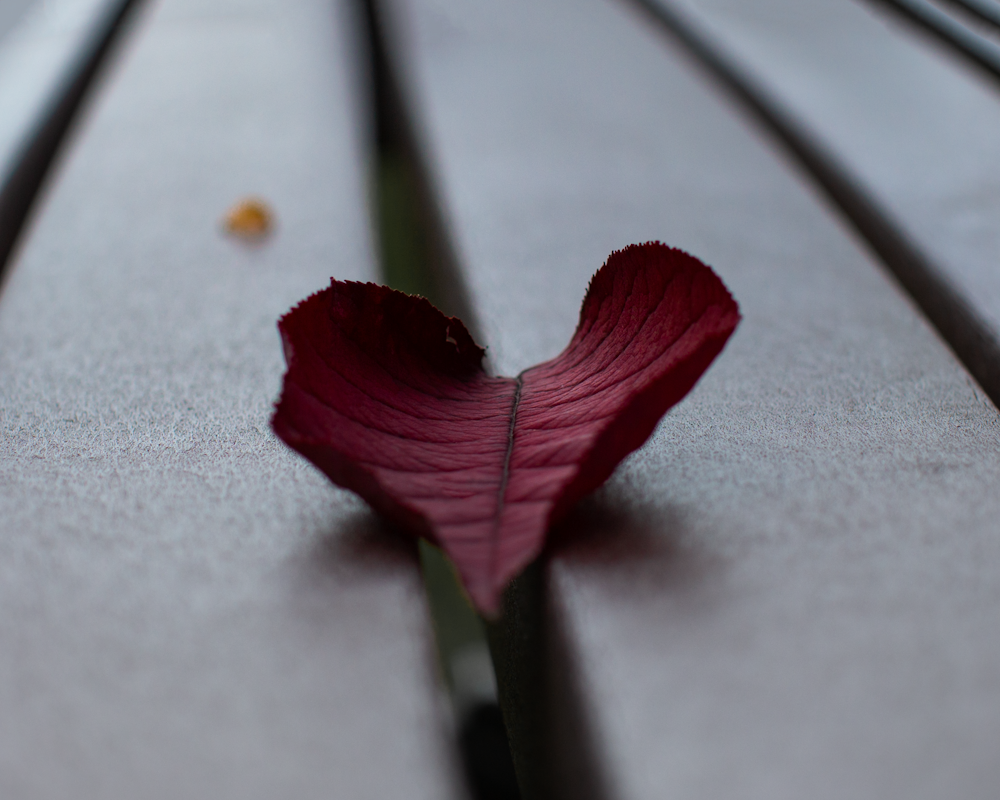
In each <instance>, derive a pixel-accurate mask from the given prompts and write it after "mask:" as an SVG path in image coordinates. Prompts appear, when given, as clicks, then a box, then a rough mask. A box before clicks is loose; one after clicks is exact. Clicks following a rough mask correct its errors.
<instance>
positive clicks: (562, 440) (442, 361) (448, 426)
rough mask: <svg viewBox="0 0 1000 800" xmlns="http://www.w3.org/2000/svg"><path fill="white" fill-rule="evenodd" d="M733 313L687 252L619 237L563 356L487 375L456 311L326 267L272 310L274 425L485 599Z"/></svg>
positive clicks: (649, 423) (619, 450)
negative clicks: (438, 554) (450, 564)
mask: <svg viewBox="0 0 1000 800" xmlns="http://www.w3.org/2000/svg"><path fill="white" fill-rule="evenodd" d="M738 322H739V311H738V309H737V306H736V303H735V301H734V300H733V299H732V297H731V296H730V295H729V292H728V291H726V288H725V286H723V284H722V282H721V281H720V280H719V278H718V277H717V276H716V275H715V273H713V272H712V270H711V269H709V268H708V267H707V266H705V265H704V264H702V263H701V262H700V261H698V260H697V259H696V258H693V257H692V256H690V255H688V254H687V253H684V252H682V251H680V250H676V249H673V248H669V247H666V246H665V245H662V244H659V243H649V244H645V245H632V246H630V247H627V248H626V249H624V250H621V251H618V252H615V253H613V254H612V255H611V257H610V258H609V259H608V261H607V263H606V264H605V265H604V267H602V268H601V270H600V271H599V272H598V273H597V274H596V275H595V276H594V278H593V280H592V281H591V284H590V288H589V290H588V292H587V296H586V298H585V299H584V302H583V308H582V310H581V312H580V324H579V326H578V328H577V331H576V334H575V335H574V337H573V340H572V341H571V342H570V344H569V346H568V347H567V348H566V350H565V351H563V353H562V354H561V355H559V356H558V357H557V358H555V359H553V360H552V361H549V362H546V363H545V364H540V365H538V366H536V367H533V368H532V369H529V370H527V371H526V372H524V373H522V375H521V376H520V377H519V378H517V379H513V378H494V377H490V376H488V375H487V374H486V373H485V372H484V371H483V369H482V366H481V361H482V356H483V351H482V349H480V348H479V347H478V346H477V345H476V344H475V343H474V342H473V341H472V338H471V337H470V336H469V333H468V331H466V329H465V326H464V325H463V324H462V323H461V322H460V321H459V320H457V319H454V318H448V317H445V316H444V315H443V314H441V313H440V312H439V311H438V310H437V309H435V308H434V307H433V306H431V305H430V303H428V302H427V301H426V300H424V299H422V298H418V297H410V296H408V295H404V294H401V293H399V292H395V291H392V290H391V289H387V288H385V287H382V286H376V285H374V284H358V283H344V282H340V281H333V282H332V284H331V286H330V288H329V289H327V290H325V291H323V292H320V293H318V294H315V295H313V296H312V297H310V298H308V299H307V300H305V301H303V302H302V303H300V304H299V305H298V306H297V307H296V308H295V309H293V310H292V311H291V312H289V313H288V314H287V315H286V316H285V317H283V318H282V320H281V321H280V323H279V329H280V331H281V335H282V341H283V342H284V346H285V357H286V360H287V361H288V372H287V373H286V375H285V383H284V389H283V391H282V395H281V399H280V400H279V402H278V407H277V410H276V412H275V415H274V420H273V423H272V424H273V426H274V430H275V432H276V433H277V435H278V436H279V437H280V438H281V439H282V440H284V441H285V442H286V443H287V444H288V445H289V446H291V447H293V448H294V449H296V450H298V451H299V452H300V453H302V454H303V455H305V456H306V457H307V458H309V459H310V460H311V461H312V462H313V463H315V464H316V465H317V466H318V467H319V468H320V469H322V470H323V471H324V472H325V473H326V474H327V475H328V476H329V477H330V478H331V479H332V480H333V481H334V482H335V483H337V484H339V485H341V486H344V487H346V488H348V489H351V490H353V491H355V492H357V493H358V494H359V495H361V496H362V497H363V498H364V499H365V500H366V501H368V503H370V504H371V505H372V506H373V507H374V508H376V509H377V510H378V511H380V512H381V513H383V514H384V515H386V516H387V517H389V518H391V519H394V520H395V521H397V522H398V523H400V524H401V525H403V526H404V527H405V528H407V529H408V530H410V531H412V532H413V533H415V534H417V535H423V536H427V537H428V538H429V539H431V540H432V541H434V542H436V543H437V544H439V545H440V546H441V547H442V548H443V549H444V550H445V552H447V553H448V555H449V556H450V557H451V558H452V560H453V561H454V563H455V565H456V567H457V569H458V571H459V574H460V576H461V578H462V580H463V582H464V584H465V587H466V589H467V590H468V592H469V595H470V596H471V598H472V600H473V601H474V602H475V604H476V605H477V607H478V608H479V609H480V610H481V611H483V612H485V613H487V614H491V613H495V611H496V610H497V608H498V605H499V600H500V595H501V593H502V592H503V589H504V587H505V586H506V584H507V583H508V581H510V579H512V578H513V577H514V576H515V575H517V573H518V572H520V570H521V569H523V568H524V566H526V565H527V564H528V563H530V562H531V561H532V560H533V559H534V558H535V557H536V556H537V555H538V553H539V552H540V551H541V549H542V547H543V545H544V542H545V534H546V531H547V530H548V528H549V526H550V525H551V524H552V523H553V522H555V521H556V520H557V519H558V518H559V517H560V516H561V515H562V514H564V513H565V512H566V511H567V510H568V509H569V508H570V507H571V506H572V505H573V503H575V502H576V501H577V500H578V499H580V498H581V497H582V496H583V495H585V494H586V493H588V492H590V491H591V490H592V489H594V488H596V487H597V486H599V485H600V484H601V483H602V482H603V481H604V480H605V479H606V478H607V477H608V476H609V475H610V474H611V472H612V471H613V470H614V468H615V466H616V465H617V464H618V463H619V462H620V461H621V459H623V458H624V457H625V456H626V455H628V454H629V453H630V452H632V451H633V450H635V449H636V448H638V447H639V446H640V445H641V444H642V443H643V442H644V441H645V440H646V439H647V438H648V437H649V435H650V434H651V433H652V431H653V429H654V428H655V427H656V424H657V422H658V421H659V419H660V418H661V417H662V416H663V414H664V413H665V412H666V411H667V410H668V409H669V408H670V407H671V406H672V405H674V404H675V403H676V402H677V401H678V400H680V399H681V398H682V397H683V396H684V395H685V394H687V392H688V391H689V390H690V389H691V387H692V386H694V384H695V382H696V381H697V380H698V378H699V377H700V376H701V374H702V373H703V372H704V371H705V369H706V368H707V367H708V365H709V364H710V363H711V362H712V359H714V358H715V356H716V355H717V354H718V353H719V351H720V350H721V349H722V347H723V345H724V344H725V342H726V340H727V339H728V338H729V336H730V334H731V333H732V332H733V330H734V329H735V327H736V325H737V323H738Z"/></svg>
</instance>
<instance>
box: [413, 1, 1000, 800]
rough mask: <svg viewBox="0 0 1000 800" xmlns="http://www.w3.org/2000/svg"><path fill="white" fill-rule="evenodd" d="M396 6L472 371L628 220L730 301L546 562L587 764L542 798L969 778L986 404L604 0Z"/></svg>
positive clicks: (508, 357) (992, 584)
mask: <svg viewBox="0 0 1000 800" xmlns="http://www.w3.org/2000/svg"><path fill="white" fill-rule="evenodd" d="M396 6H397V8H398V9H399V17H398V18H399V23H398V29H399V30H400V31H401V35H402V36H403V37H404V38H405V42H404V44H405V47H404V52H405V53H406V54H407V56H408V59H409V60H408V62H407V64H408V67H409V70H408V72H407V74H408V75H410V77H411V91H412V92H413V97H414V102H415V105H417V107H418V108H422V109H423V112H424V131H423V135H424V139H425V142H426V143H427V148H428V151H429V153H430V156H431V160H432V162H433V163H434V164H435V165H436V168H437V176H438V179H439V181H440V184H441V187H442V189H443V191H442V195H443V196H444V197H445V199H446V202H447V205H448V211H449V214H450V219H451V224H452V229H453V232H454V235H455V239H456V249H457V251H458V252H459V254H460V257H461V259H462V261H463V263H464V264H465V265H466V267H467V269H468V274H469V285H470V288H471V292H472V296H473V299H474V302H475V304H476V309H477V311H478V313H479V314H480V320H481V323H482V327H483V328H484V329H485V331H486V335H487V339H488V341H487V344H488V345H489V346H490V356H491V358H492V359H493V360H494V363H495V364H496V365H497V369H498V371H500V372H502V373H505V374H511V373H514V372H517V371H518V370H519V369H521V368H523V367H525V366H528V365H529V364H531V363H534V362H536V361H538V360H541V359H543V358H546V357H549V356H551V355H552V354H554V353H555V352H556V351H557V349H558V347H559V346H560V343H561V342H562V341H563V340H564V339H565V337H566V336H567V335H568V333H569V331H571V330H572V326H573V322H574V320H575V316H576V311H577V301H576V298H577V297H578V293H579V287H582V286H583V285H585V283H586V280H587V277H588V275H589V274H590V272H591V271H592V270H593V269H594V267H595V266H596V265H598V264H600V263H601V261H602V260H603V259H604V258H605V257H606V255H607V253H608V252H610V251H611V250H613V249H615V248H618V247H621V246H623V245H625V244H627V243H629V242H634V241H645V240H647V239H652V238H658V239H661V240H663V241H666V242H668V243H670V244H673V245H676V246H679V247H683V248H685V249H687V250H689V251H690V252H692V253H694V254H696V255H697V256H698V257H700V258H702V259H703V260H705V261H706V262H707V263H708V264H710V265H711V266H712V267H713V268H715V269H716V271H717V272H718V273H719V274H720V276H721V277H722V278H723V280H724V281H725V282H726V284H727V285H728V286H729V287H730V288H731V290H732V292H733V295H734V297H735V298H736V299H737V300H738V301H739V303H740V305H741V309H742V310H743V313H744V322H743V323H742V324H741V327H740V329H739V330H738V332H737V333H736V335H735V336H734V337H733V340H732V342H731V344H730V345H729V346H728V347H727V349H726V351H725V353H724V354H723V355H722V357H721V358H720V359H719V360H718V362H717V363H716V364H715V365H714V366H713V367H712V369H711V370H710V371H709V372H708V374H707V375H706V377H705V378H704V380H703V381H702V383H700V384H699V386H698V387H697V388H696V389H695V391H694V392H693V393H692V394H691V396H690V397H688V398H687V399H686V400H685V401H684V402H683V403H681V404H680V405H679V406H678V407H677V409H676V410H675V411H673V412H671V413H670V415H668V417H667V418H666V419H665V421H664V422H663V423H662V425H661V426H660V429H659V431H658V433H657V434H656V435H655V436H654V438H653V439H652V440H651V442H650V443H649V444H648V445H647V446H646V447H645V448H643V449H642V450H641V451H639V453H637V454H636V455H635V456H634V457H633V458H631V459H629V460H627V461H626V462H625V463H624V464H623V466H622V467H621V468H620V469H619V470H618V472H617V473H616V474H615V475H614V476H613V477H612V479H611V481H610V483H609V484H608V485H607V486H606V487H605V488H604V489H603V490H602V491H600V492H598V493H597V494H596V495H595V496H594V497H593V498H592V499H591V500H589V501H585V502H584V503H583V504H582V505H581V506H580V507H579V509H578V511H577V513H576V515H575V516H574V517H572V518H571V519H570V520H569V522H568V523H567V526H566V527H567V530H568V531H569V530H571V531H572V533H574V534H577V535H581V534H582V535H583V536H584V539H585V540H584V542H582V543H580V544H576V545H573V546H564V547H562V548H561V549H559V550H557V551H556V552H555V553H554V554H553V557H552V559H551V562H550V563H549V566H548V592H549V593H548V598H549V602H550V604H551V607H552V619H553V621H554V624H555V626H556V628H555V631H554V632H553V638H554V639H557V640H558V648H557V652H559V653H561V654H562V655H561V658H562V659H563V660H562V662H561V664H558V663H557V664H556V669H555V672H556V674H557V675H558V676H559V677H560V680H561V682H562V683H561V685H560V686H559V687H558V688H559V691H560V693H562V694H566V695H569V696H573V695H575V696H576V697H577V698H580V700H581V706H582V707H577V708H571V709H568V711H571V712H573V714H572V715H570V714H568V713H567V714H566V715H565V716H562V717H559V718H558V719H557V720H556V722H557V724H563V725H569V724H572V725H573V726H574V728H573V730H568V729H566V730H563V731H558V730H557V732H556V735H557V737H562V738H564V739H566V740H568V739H569V738H570V735H571V734H572V735H573V736H574V737H578V735H579V727H580V726H589V727H590V728H591V731H592V733H591V735H590V736H589V737H585V738H589V740H590V742H591V748H592V751H593V753H594V754H595V755H594V762H593V763H592V764H591V765H590V767H591V768H594V767H595V765H596V772H597V773H599V779H598V780H588V781H587V782H586V783H585V785H583V786H582V787H581V786H579V785H577V786H572V784H571V782H570V781H571V779H572V775H571V774H570V775H569V780H565V779H566V777H567V776H566V775H564V776H563V777H564V780H565V782H564V783H563V788H566V787H570V786H572V788H571V789H569V790H567V791H566V794H567V795H568V796H576V797H582V796H585V795H587V796H595V797H613V798H630V799H631V798H635V799H637V800H638V799H639V798H643V799H644V800H645V799H649V800H652V798H666V797H670V798H769V800H773V799H774V798H801V797H811V798H843V797H858V798H873V799H874V798H896V797H906V798H932V797H939V796H942V795H945V794H948V795H954V796H962V797H975V798H987V797H990V796H991V795H992V793H993V792H994V789H995V786H996V784H997V781H998V779H1000V774H998V768H997V765H996V759H995V758H994V752H993V750H994V748H993V743H994V742H995V741H996V740H997V737H998V735H1000V693H998V692H997V687H998V686H1000V668H998V666H997V665H998V664H1000V622H998V618H997V616H996V614H995V613H994V612H995V608H996V603H997V601H998V599H1000V541H998V539H997V537H996V523H995V521H996V519H997V518H998V517H1000V497H998V493H997V492H996V486H997V485H998V480H1000V455H998V453H1000V449H998V445H1000V421H998V418H997V412H996V409H995V408H994V407H993V406H992V405H991V404H990V403H989V401H988V400H987V399H986V398H985V397H984V396H983V395H982V394H981V393H980V392H979V391H978V390H977V388H976V387H975V385H974V383H973V382H972V381H971V380H970V379H969V377H968V375H967V374H966V373H965V371H964V370H963V369H962V367H961V366H960V365H959V364H958V363H957V362H956V361H955V359H954V358H953V357H952V356H951V354H950V353H949V352H948V350H947V348H946V347H945V346H944V345H943V344H942V342H941V341H940V339H939V338H938V336H937V335H936V333H935V332H934V331H933V330H932V329H931V328H930V327H929V326H928V325H927V324H926V323H925V321H924V320H923V319H922V318H921V316H920V315H919V313H918V312H917V311H916V310H915V309H914V307H913V305H912V304H911V302H910V300H909V299H908V298H907V297H906V296H905V295H904V294H903V293H902V292H901V290H900V289H899V288H898V287H897V286H896V284H895V283H894V282H893V281H892V280H891V279H889V278H887V277H886V276H885V275H884V274H883V272H882V270H881V268H880V267H879V265H877V264H876V263H874V262H873V261H872V259H871V258H870V257H869V256H868V255H867V254H866V251H865V250H864V248H863V246H862V245H861V244H859V243H858V242H857V241H855V240H853V239H852V238H851V236H850V235H849V234H848V233H847V231H846V230H845V228H844V227H842V226H841V224H840V223H839V221H838V218H837V216H836V215H835V214H831V213H830V212H829V210H828V209H826V208H824V207H823V205H822V204H821V203H820V202H819V200H818V198H817V196H816V195H815V194H813V193H812V192H811V190H810V188H809V184H808V183H807V182H805V181H804V180H802V179H801V178H800V177H799V176H798V175H797V174H795V173H794V172H792V171H791V170H789V169H788V168H787V166H786V165H785V164H784V163H783V162H782V161H781V160H780V157H779V155H778V153H779V152H780V151H779V149H778V148H777V147H776V146H774V145H773V144H772V143H771V142H770V141H768V140H766V139H764V138H763V137H762V136H761V135H760V134H759V133H758V132H757V129H756V128H754V127H752V126H750V125H748V124H747V120H746V118H743V117H742V116H741V115H740V113H739V112H738V111H736V110H734V109H731V108H729V107H727V106H726V105H725V103H724V102H723V101H722V100H721V99H720V98H719V97H718V96H716V95H715V93H714V89H715V87H714V86H713V85H711V84H709V83H707V82H706V81H705V80H703V78H702V77H701V74H700V73H698V72H697V71H696V70H695V68H694V67H693V66H692V65H691V63H690V62H689V61H688V60H686V58H684V57H683V56H682V55H681V54H679V53H678V52H676V51H672V50H671V49H670V47H669V46H668V45H667V44H665V41H664V39H663V38H662V37H661V36H660V35H658V34H657V33H656V32H655V31H654V30H653V29H651V28H647V27H644V26H643V23H642V19H641V18H640V17H639V16H638V15H634V14H631V13H630V12H629V10H628V9H627V7H625V6H623V5H616V4H613V3H607V2H600V1H599V0H592V1H591V0H572V2H569V0H549V2H543V3H539V2H530V3H529V2H527V1H525V2H511V3H505V4H504V5H503V6H502V7H500V6H496V5H491V6H485V5H481V4H480V5H473V4H460V3H453V2H447V1H446V0H409V1H408V2H402V0H401V2H399V3H397V4H396ZM802 13H803V14H806V13H807V10H803V11H802ZM870 55H871V58H873V59H875V58H877V55H876V54H870ZM887 124H888V123H887ZM574 675H575V676H576V681H577V687H576V688H577V689H578V691H576V692H572V691H566V689H567V687H566V686H565V682H566V681H567V680H569V678H570V676H574ZM562 711H563V712H566V711H567V709H566V708H565V707H564V708H563V709H562ZM569 766H570V768H571V769H570V773H571V772H572V769H573V768H576V769H577V771H578V773H579V774H584V771H583V770H582V769H581V767H582V765H581V764H579V763H577V764H575V765H574V764H573V763H572V759H570V763H569Z"/></svg>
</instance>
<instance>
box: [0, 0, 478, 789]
mask: <svg viewBox="0 0 1000 800" xmlns="http://www.w3.org/2000/svg"><path fill="white" fill-rule="evenodd" d="M145 14H148V16H145ZM343 22H344V21H343V20H341V19H340V18H339V17H338V16H337V14H336V13H335V7H334V5H333V4H330V3H327V2H325V0H254V2H249V3H230V2H226V0H162V2H158V3H155V4H152V6H151V7H150V8H148V9H145V10H144V16H143V18H142V19H141V25H140V26H139V27H138V29H137V30H136V31H135V32H134V36H133V37H132V38H130V40H129V41H128V42H127V43H126V44H127V46H126V48H125V53H124V54H123V56H122V58H121V60H120V61H119V62H118V63H116V64H115V66H114V70H113V72H112V73H111V74H110V75H109V76H108V81H107V83H106V85H104V86H103V87H102V92H101V94H100V96H99V98H98V99H97V101H96V102H95V104H94V107H93V108H92V109H91V113H89V114H88V115H87V118H86V119H84V120H82V122H81V125H80V129H79V131H78V135H77V137H76V138H75V141H74V143H73V146H72V148H71V150H70V152H69V153H68V154H67V157H66V158H65V159H64V161H63V163H62V164H61V166H60V168H59V170H58V173H57V174H56V175H54V176H53V178H52V182H51V184H50V189H49V191H48V193H47V197H46V198H45V201H44V203H43V205H42V207H41V208H40V209H39V211H38V213H37V215H36V221H35V224H34V226H33V229H32V230H31V231H30V234H29V235H28V236H27V238H26V240H25V242H24V246H23V248H22V249H21V253H20V257H19V258H18V260H17V263H15V264H12V265H11V268H10V270H9V274H8V277H7V282H6V286H5V288H4V292H3V296H2V298H0V431H2V433H0V530H2V532H3V533H2V535H0V607H2V608H3V609H4V611H3V614H2V615H0V795H3V796H4V797H10V798H24V797H37V798H43V797H46V798H65V797H79V798H98V797H100V798H119V797H120V798H137V797H143V798H158V797H164V798H166V797H171V798H177V797H185V798H212V800H220V799H221V798H248V797H295V798H313V797H315V798H319V797H324V798H327V797H352V798H373V799H374V798H379V799H380V800H381V799H383V798H407V800H412V799H413V798H424V799H425V800H438V799H439V798H442V797H452V796H456V795H458V794H460V793H461V792H460V790H459V784H458V783H457V779H456V777H455V775H456V771H455V769H454V765H453V764H452V756H451V755H450V747H449V743H448V732H447V729H446V723H445V720H444V718H443V716H442V713H441V706H440V698H439V694H438V689H437V685H436V681H435V676H434V672H433V666H432V664H433V661H432V658H433V656H432V652H431V633H430V630H429V625H428V619H427V613H426V607H425V601H424V598H423V592H422V588H421V584H420V580H419V576H418V570H417V565H416V559H415V554H414V553H413V552H412V551H411V549H410V548H408V547H406V546H401V545H398V544H397V543H396V540H395V539H394V538H392V537H390V536H388V535H387V534H385V533H383V532H381V529H380V527H379V525H378V523H377V522H376V520H375V517H374V515H373V514H372V513H371V512H370V511H369V510H367V509H366V508H365V506H364V505H363V504H362V503H361V502H360V501H358V500H357V499H356V498H354V497H352V496H350V495H349V494H348V493H346V492H341V491H338V490H336V489H335V488H334V487H332V486H331V485H330V484H329V482H328V481H327V480H326V479H325V478H324V477H323V476H322V475H320V473H319V472H318V471H316V470H315V469H314V468H312V467H311V466H309V465H308V464H306V463H305V462H304V461H303V460H302V459H300V458H299V457H297V456H296V455H294V454H293V453H291V452H290V451H289V450H288V449H287V448H285V447H284V446H282V445H281V444H280V443H279V442H277V441H276V439H275V437H274V436H273V435H272V433H271V431H270V427H269V416H270V412H271V404H272V402H273V400H274V399H275V397H276V395H277V392H278V389H279V385H280V379H281V375H282V372H283V360H282V355H281V347H280V343H279V340H278V336H277V331H276V329H275V323H276V321H277V318H278V316H279V315H280V314H282V313H284V312H285V311H286V310H287V309H288V308H289V307H290V306H291V305H292V304H293V303H295V302H297V301H298V300H300V299H302V298H303V297H305V296H306V295H308V294H309V293H311V292H313V291H316V290H319V289H321V288H323V287H324V286H325V285H326V284H327V283H328V281H329V277H330V276H331V275H336V276H337V277H340V278H352V279H372V278H373V275H374V271H373V258H372V254H371V252H370V243H369V229H368V220H367V219H366V204H365V199H364V190H363V175H362V172H361V167H362V165H363V158H362V156H361V154H362V148H361V143H360V142H359V134H360V125H359V124H358V123H357V121H356V120H355V119H354V118H353V115H352V113H351V111H352V107H353V103H352V102H351V97H350V91H349V88H350V87H349V86H348V77H349V68H350V63H351V62H350V59H351V53H350V49H349V44H350V42H349V37H348V36H347V34H346V32H345V30H344V29H343ZM248 194H258V195H260V196H262V197H263V198H264V199H266V200H267V201H268V202H269V203H271V204H272V205H273V207H274V209H275V210H276V215H277V227H276V230H275V232H274V235H273V236H272V237H271V238H270V239H269V240H267V241H265V242H263V243H260V244H249V243H246V242H241V241H236V240H234V239H231V238H229V237H227V236H225V235H224V234H223V232H222V231H221V230H220V220H221V217H222V215H223V214H224V213H225V212H226V210H227V208H228V207H230V205H231V204H233V203H235V202H236V201H237V200H239V199H240V198H241V197H243V196H245V195H248Z"/></svg>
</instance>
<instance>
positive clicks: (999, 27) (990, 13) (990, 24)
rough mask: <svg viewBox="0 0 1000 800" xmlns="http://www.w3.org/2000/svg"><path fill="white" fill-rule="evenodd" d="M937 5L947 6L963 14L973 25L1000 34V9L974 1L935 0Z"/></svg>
mask: <svg viewBox="0 0 1000 800" xmlns="http://www.w3.org/2000/svg"><path fill="white" fill-rule="evenodd" d="M937 3H938V4H939V5H945V6H949V7H951V8H953V9H955V10H956V11H958V13H960V14H964V15H965V16H966V17H967V18H968V19H969V20H970V21H971V22H973V23H974V24H977V25H980V26H982V27H985V28H987V29H989V30H992V31H993V32H994V33H1000V7H996V6H986V5H982V4H981V3H979V2H976V0H973V1H972V2H970V0H937Z"/></svg>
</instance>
